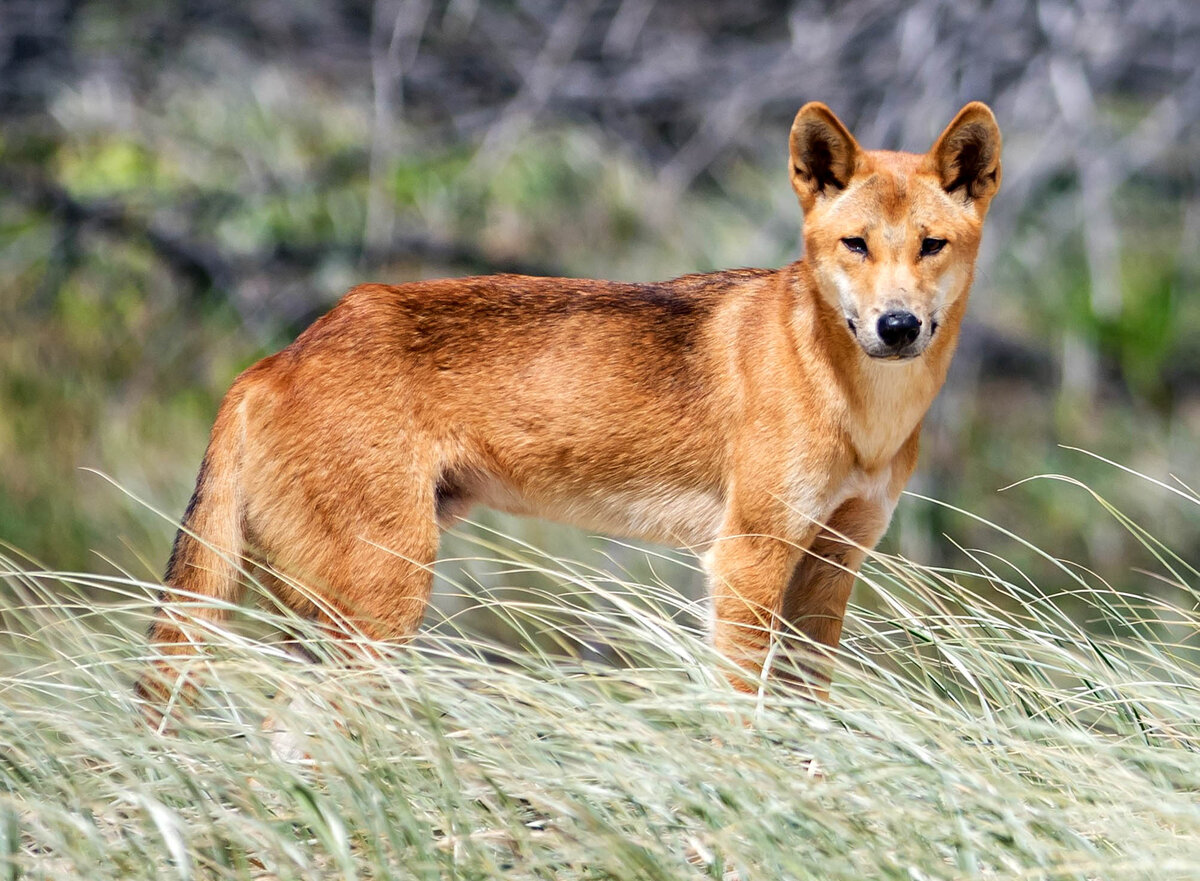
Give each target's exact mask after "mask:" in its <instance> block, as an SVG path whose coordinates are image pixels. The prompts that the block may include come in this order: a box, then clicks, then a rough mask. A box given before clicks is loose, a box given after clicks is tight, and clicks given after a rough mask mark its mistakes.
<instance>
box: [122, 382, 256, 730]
mask: <svg viewBox="0 0 1200 881" xmlns="http://www.w3.org/2000/svg"><path fill="white" fill-rule="evenodd" d="M242 398H243V396H242V395H238V394H236V391H235V392H232V393H231V394H229V395H228V396H226V399H225V401H224V402H223V403H222V405H221V410H220V412H219V413H218V414H217V420H216V423H215V424H214V425H213V430H212V437H211V439H210V440H209V444H208V449H207V451H205V454H204V461H203V462H202V463H201V465H200V474H199V476H198V477H197V478H196V489H195V491H194V492H193V493H192V498H191V501H190V502H188V506H187V511H186V512H185V513H184V515H183V522H182V523H181V524H180V527H179V531H178V532H177V533H176V535H175V544H174V546H173V547H172V549H171V558H170V560H169V562H168V563H167V571H166V574H165V575H164V576H163V585H164V587H163V590H162V592H161V593H160V594H159V598H158V606H157V608H156V609H155V614H154V620H153V621H152V622H151V624H150V633H149V637H150V645H151V650H152V651H153V652H155V657H154V658H153V660H152V661H151V665H150V669H149V670H147V671H146V672H145V673H144V674H143V675H142V677H141V679H140V680H139V681H138V683H137V686H136V695H137V697H138V698H139V699H141V700H142V702H143V703H142V706H143V709H144V712H145V714H146V717H147V719H148V720H149V721H151V722H152V723H155V724H157V722H158V721H159V720H160V719H161V717H162V713H163V711H164V707H165V705H166V703H167V701H168V699H169V698H170V696H171V695H172V693H173V692H174V691H175V690H176V689H177V688H179V687H181V686H182V687H184V688H186V669H185V663H186V660H185V659H186V657H187V656H188V655H190V654H191V653H192V650H193V649H194V647H195V646H196V645H197V644H199V643H202V642H203V641H204V635H205V631H206V630H208V629H210V628H211V627H213V626H214V625H218V624H220V623H221V622H222V621H223V620H224V619H225V618H226V617H228V610H229V606H230V604H232V603H233V602H235V601H236V600H237V599H238V597H239V594H240V592H241V589H242V584H241V580H240V577H239V576H240V572H239V570H240V568H241V554H242V544H243V535H242V517H243V503H242V491H241V488H242V480H241V470H242V467H241V466H242V455H243V450H242V446H243V444H242V442H243V437H244V434H245V425H244V422H245V416H244V413H243V407H242Z"/></svg>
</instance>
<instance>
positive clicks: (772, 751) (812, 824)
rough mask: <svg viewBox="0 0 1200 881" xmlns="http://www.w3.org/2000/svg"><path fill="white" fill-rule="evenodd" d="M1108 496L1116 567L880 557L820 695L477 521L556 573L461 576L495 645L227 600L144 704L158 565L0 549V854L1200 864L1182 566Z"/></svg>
mask: <svg viewBox="0 0 1200 881" xmlns="http://www.w3.org/2000/svg"><path fill="white" fill-rule="evenodd" d="M1190 500H1191V501H1193V502H1194V501H1195V499H1194V498H1191V499H1190ZM1098 504H1099V505H1101V506H1102V505H1103V500H1099V502H1098ZM1098 513H1100V511H1099V510H1098ZM1110 513H1111V514H1112V515H1113V516H1116V517H1117V518H1118V519H1119V520H1120V515H1119V513H1118V512H1115V511H1114V512H1110ZM1122 522H1123V525H1125V526H1126V528H1128V529H1129V530H1130V531H1131V532H1132V533H1133V534H1134V535H1135V536H1137V537H1138V538H1139V539H1140V540H1142V541H1143V542H1144V543H1145V544H1146V546H1147V548H1148V550H1149V551H1150V553H1151V556H1152V558H1157V564H1156V565H1157V566H1158V571H1157V572H1153V573H1147V574H1146V575H1145V576H1143V577H1142V578H1141V580H1140V581H1139V582H1138V583H1137V584H1136V585H1133V586H1130V587H1123V588H1118V587H1116V586H1113V585H1109V584H1107V583H1106V582H1104V581H1103V580H1102V579H1101V578H1099V576H1097V575H1095V574H1093V573H1091V572H1089V571H1088V570H1087V569H1085V568H1083V567H1079V566H1074V565H1071V564H1068V563H1064V562H1061V561H1058V560H1055V559H1054V558H1053V557H1050V556H1049V555H1047V556H1046V558H1045V559H1046V563H1047V569H1046V572H1048V573H1050V574H1042V575H1041V577H1040V579H1039V580H1038V581H1035V580H1032V579H1029V578H1026V577H1025V576H1024V575H1023V574H1022V573H1021V572H1018V571H1016V570H1014V569H1013V568H1012V567H1011V566H1009V565H1008V564H1006V563H1005V562H1004V560H1003V559H1002V557H1000V556H997V555H994V554H985V553H982V552H976V551H966V550H964V551H963V554H962V559H963V560H964V565H963V566H962V567H961V568H960V569H958V570H954V571H950V570H934V569H930V568H925V567H922V566H919V565H916V564H913V563H911V562H908V561H905V560H901V559H898V558H894V557H888V556H885V555H875V556H874V557H873V559H872V560H871V562H870V563H869V565H868V567H867V571H866V574H865V580H864V588H863V589H862V590H860V591H859V593H858V594H856V597H859V598H860V599H861V602H858V603H857V604H856V605H855V606H853V607H852V609H851V611H850V619H849V620H850V629H849V632H848V633H847V637H846V640H845V645H844V650H843V652H842V657H841V659H840V662H839V667H838V673H837V677H836V681H835V686H834V689H833V696H832V700H831V702H829V703H828V704H821V705H815V704H812V703H808V702H805V701H803V700H800V699H798V698H796V697H793V696H789V695H786V694H777V693H773V692H772V691H771V690H769V689H766V690H764V691H763V692H762V693H760V694H758V695H751V696H745V695H739V694H735V693H733V692H732V691H731V690H730V688H729V687H728V686H727V685H725V684H724V680H723V679H722V678H721V676H720V672H719V669H720V660H719V659H718V658H715V657H714V656H713V654H712V653H711V651H710V650H709V648H708V647H707V645H706V643H705V641H704V639H703V634H702V632H701V630H700V629H699V625H698V622H699V620H701V617H702V616H701V615H699V614H697V610H696V609H695V608H693V607H692V606H691V605H690V604H688V603H686V602H685V601H683V600H682V599H680V598H679V596H678V595H677V594H674V593H673V592H671V591H670V590H668V589H666V588H665V587H663V586H661V585H659V586H654V585H650V586H647V585H643V584H634V583H628V582H627V581H624V580H622V579H621V578H620V577H619V576H614V575H612V574H611V573H609V572H605V571H600V570H597V569H593V568H590V567H588V566H585V565H582V564H579V563H575V562H571V561H567V560H560V559H556V558H554V557H553V556H551V555H548V554H545V553H540V552H538V551H536V550H535V549H533V548H529V547H523V546H517V545H513V544H511V543H504V542H495V543H489V544H488V545H487V546H486V547H484V548H482V549H483V550H486V552H487V555H488V556H489V557H491V558H494V566H495V567H496V568H498V569H499V572H498V573H496V574H495V580H494V584H495V585H503V584H504V583H505V582H506V575H505V573H509V574H513V573H516V572H528V571H533V572H538V573H540V574H541V575H542V576H543V577H544V580H547V583H554V584H556V585H557V588H556V589H555V590H553V591H540V590H529V589H527V590H517V589H515V588H512V589H507V590H505V589H502V588H500V587H494V588H493V589H492V591H491V593H490V594H489V593H488V592H485V595H484V597H483V599H482V602H484V603H485V604H487V605H489V606H492V607H494V609H495V612H496V614H497V615H500V616H503V617H504V618H505V619H506V621H507V622H508V625H509V626H510V627H511V628H515V629H516V631H517V632H518V633H519V634H520V635H521V640H520V646H519V647H518V648H510V647H507V646H506V645H503V644H500V643H498V642H488V641H486V640H484V639H482V638H481V637H479V636H477V635H471V634H468V633H463V632H461V631H460V629H459V628H458V627H457V626H456V624H455V621H454V620H443V621H441V622H437V623H435V624H434V626H433V627H431V628H430V629H429V630H428V631H427V632H426V633H425V634H424V635H422V637H421V638H420V639H418V640H417V641H416V642H415V643H413V644H411V645H409V646H406V647H403V648H388V647H379V649H380V654H381V657H380V659H379V660H378V661H375V662H367V663H363V664H361V665H357V666H355V667H353V668H347V667H346V666H344V665H339V664H336V663H324V664H311V663H305V662H301V661H299V660H297V659H296V658H295V656H294V655H292V654H291V653H289V652H288V651H287V650H286V649H287V645H286V643H285V641H283V640H281V639H279V638H275V637H272V636H270V632H271V631H273V630H274V629H276V628H283V629H284V630H287V631H290V632H294V631H295V630H296V629H297V628H303V624H302V623H301V622H297V621H295V620H290V619H288V618H287V617H286V616H284V615H282V614H281V613H279V612H277V611H274V610H271V609H270V608H269V607H262V608H256V609H249V610H246V611H245V612H244V613H243V615H242V620H243V624H248V627H249V629H248V630H247V628H246V627H245V626H243V627H241V628H240V629H239V630H236V631H235V630H231V631H229V632H222V633H214V634H213V643H214V645H213V647H212V648H211V649H210V650H209V651H207V652H206V653H205V655H204V656H203V658H202V659H200V660H198V661H197V662H196V672H197V674H198V676H199V677H200V679H201V681H202V682H203V683H204V688H203V690H202V693H201V695H200V697H199V699H198V700H197V701H196V702H195V704H193V705H189V706H186V707H179V708H178V711H177V715H176V720H177V728H176V730H174V731H172V732H169V733H159V732H157V731H154V730H151V729H149V728H148V727H146V726H145V725H144V724H143V723H142V721H141V716H140V713H139V711H138V708H137V707H136V706H135V703H134V700H133V698H132V692H131V687H130V686H131V682H132V678H133V677H134V675H135V674H136V672H137V671H138V670H139V669H140V666H141V664H142V662H143V660H144V656H145V653H146V648H145V645H144V638H143V633H144V630H145V626H146V624H147V621H148V616H149V614H150V612H151V608H152V598H153V595H154V593H155V591H156V590H157V589H158V586H157V585H155V584H152V583H147V582H143V581H139V580H137V579H134V578H131V577H99V576H92V575H85V574H80V573H58V572H53V571H48V570H46V569H43V568H39V567H37V566H35V565H33V564H32V563H30V562H29V561H25V560H20V559H18V558H17V557H16V556H15V555H14V554H9V555H7V556H5V557H3V558H0V577H2V578H3V583H4V585H5V587H4V599H5V603H4V607H3V622H4V634H3V657H0V701H2V702H3V703H2V709H0V878H2V879H14V878H19V877H20V878H24V877H28V878H86V879H103V878H121V879H125V878H156V879H157V878H279V879H290V878H295V879H299V878H339V879H341V878H362V879H366V878H421V879H434V878H497V877H505V878H510V877H511V878H546V879H549V878H556V879H557V878H581V879H584V878H618V879H638V878H655V879H665V878H705V877H709V878H756V879H757V878H772V879H773V878H820V879H841V878H845V879H864V878H866V879H875V878H896V879H905V881H912V879H935V878H1046V879H1051V878H1053V879H1059V878H1062V879H1098V878H1105V879H1109V878H1111V879H1118V878H1119V879H1126V878H1128V879H1133V878H1146V879H1164V878H1180V879H1185V878H1187V879H1194V878H1197V877H1200V803H1198V799H1197V795H1198V792H1197V790H1198V789H1200V693H1198V691H1197V685H1198V684H1200V676H1198V670H1197V659H1198V657H1200V654H1198V651H1197V649H1198V646H1200V643H1198V642H1197V633H1198V631H1200V614H1198V613H1197V605H1196V600H1197V598H1198V597H1197V594H1196V591H1195V585H1196V583H1197V573H1196V572H1195V570H1193V569H1191V568H1189V567H1188V565H1187V564H1186V562H1185V561H1184V560H1182V559H1181V558H1180V557H1178V556H1175V555H1173V554H1172V553H1171V552H1170V551H1169V550H1168V549H1166V548H1163V547H1160V546H1159V545H1157V544H1156V543H1155V541H1154V539H1153V537H1152V536H1151V535H1150V534H1149V533H1148V532H1145V531H1143V530H1141V529H1140V527H1138V526H1136V525H1135V524H1132V523H1129V522H1126V521H1122ZM996 529H997V546H999V547H1003V546H1004V543H1005V542H1006V541H1023V540H1022V539H1018V538H1016V537H1015V536H1006V535H1004V534H1003V533H1002V531H1000V530H999V528H998V527H996ZM511 580H513V581H516V580H517V579H516V578H513V579H511ZM98 598H99V599H98ZM1064 609H1069V610H1070V611H1071V615H1068V614H1067V613H1066V612H1065V611H1064ZM1079 621H1082V622H1083V623H1076V622H1079ZM247 633H251V634H253V638H251V636H248V635H246V634H247ZM308 638H309V639H310V644H311V645H315V646H316V651H317V652H318V653H321V651H322V647H321V644H320V639H319V637H318V636H317V635H315V634H308ZM264 721H266V725H265V727H264Z"/></svg>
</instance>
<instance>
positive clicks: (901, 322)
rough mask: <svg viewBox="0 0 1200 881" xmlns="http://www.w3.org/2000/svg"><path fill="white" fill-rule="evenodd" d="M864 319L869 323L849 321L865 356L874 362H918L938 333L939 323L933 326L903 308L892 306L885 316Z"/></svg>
mask: <svg viewBox="0 0 1200 881" xmlns="http://www.w3.org/2000/svg"><path fill="white" fill-rule="evenodd" d="M864 317H865V318H866V320H865V321H856V320H854V319H847V324H848V325H849V327H850V332H851V334H852V335H853V336H854V339H855V340H856V341H857V342H858V344H859V345H860V346H861V347H862V350H863V352H865V353H866V354H867V355H869V356H870V357H872V358H880V359H884V360H895V361H907V360H908V359H910V358H916V357H917V356H918V355H920V354H921V353H922V352H924V351H925V348H926V347H927V346H928V345H929V342H930V340H931V339H932V338H933V332H934V331H936V330H937V322H936V321H935V322H933V323H932V324H930V322H928V321H925V320H924V319H922V318H921V316H919V315H918V314H916V313H915V312H913V311H912V310H910V309H907V308H905V307H904V306H900V305H891V304H889V305H888V306H887V307H886V308H885V309H884V310H883V311H882V312H879V313H875V314H874V315H871V314H868V315H867V316H864ZM927 328H928V329H927Z"/></svg>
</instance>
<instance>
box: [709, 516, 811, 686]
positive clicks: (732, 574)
mask: <svg viewBox="0 0 1200 881" xmlns="http://www.w3.org/2000/svg"><path fill="white" fill-rule="evenodd" d="M814 532H815V530H814ZM805 544H806V542H804V541H801V542H795V543H793V542H787V541H784V540H782V539H779V538H775V537H773V536H770V535H765V534H758V533H750V532H745V533H739V534H733V535H727V536H725V537H724V538H721V539H718V540H717V542H716V543H715V544H714V545H713V547H712V549H711V550H710V551H709V552H708V554H707V555H706V559H705V562H706V565H707V569H708V572H709V592H710V594H711V597H712V608H713V620H712V639H713V646H714V647H715V648H716V649H717V651H719V652H720V653H721V654H722V655H724V656H725V657H726V658H729V660H731V661H733V662H734V663H736V664H737V665H738V666H739V667H741V668H742V670H744V671H745V673H744V674H743V675H739V674H736V673H735V674H734V675H731V676H730V680H731V682H732V683H733V686H734V687H735V688H737V689H738V690H740V691H747V692H752V691H755V690H757V688H758V681H757V680H758V678H759V676H760V675H761V673H762V668H763V664H764V663H765V662H766V658H767V653H768V651H769V649H770V646H771V640H772V638H773V634H774V633H775V632H776V631H777V629H778V625H779V615H780V611H781V610H782V607H783V597H784V591H785V588H786V587H787V584H788V576H789V575H790V573H792V572H793V571H794V570H795V569H796V565H797V561H798V560H799V559H800V556H801V554H802V553H803V550H804V545H805Z"/></svg>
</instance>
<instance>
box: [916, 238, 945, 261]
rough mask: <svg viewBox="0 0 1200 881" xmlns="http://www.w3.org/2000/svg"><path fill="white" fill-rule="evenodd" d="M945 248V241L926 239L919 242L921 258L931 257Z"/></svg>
mask: <svg viewBox="0 0 1200 881" xmlns="http://www.w3.org/2000/svg"><path fill="white" fill-rule="evenodd" d="M944 247H946V240H945V239H933V238H926V239H922V240H921V256H922V257H931V256H933V255H934V254H936V253H937V252H938V251H940V250H942V248H944Z"/></svg>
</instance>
